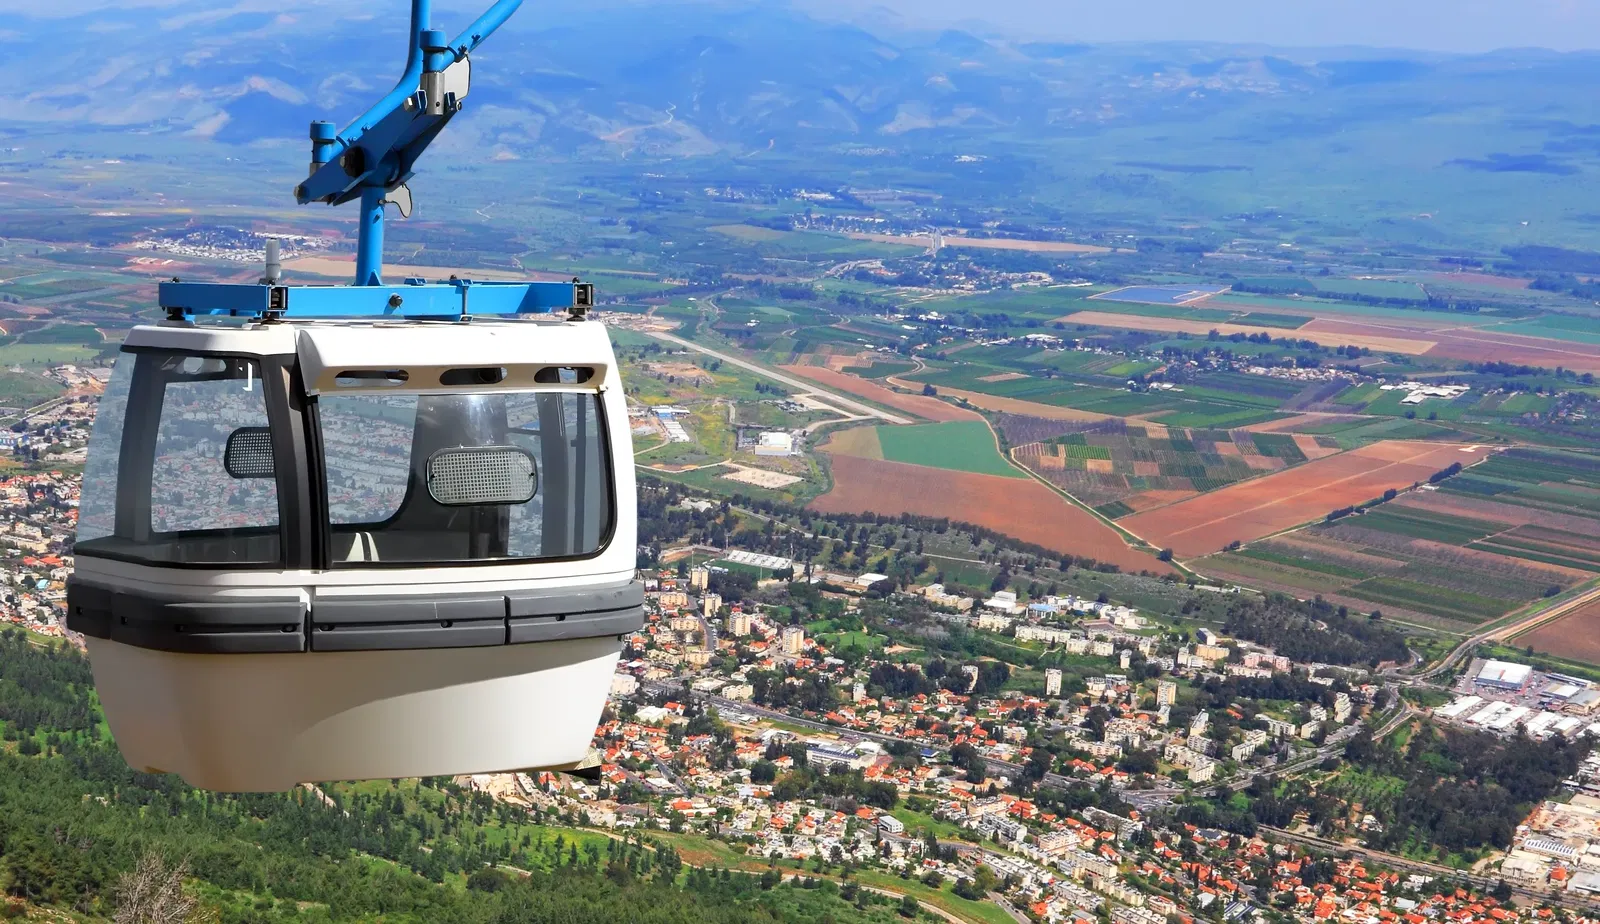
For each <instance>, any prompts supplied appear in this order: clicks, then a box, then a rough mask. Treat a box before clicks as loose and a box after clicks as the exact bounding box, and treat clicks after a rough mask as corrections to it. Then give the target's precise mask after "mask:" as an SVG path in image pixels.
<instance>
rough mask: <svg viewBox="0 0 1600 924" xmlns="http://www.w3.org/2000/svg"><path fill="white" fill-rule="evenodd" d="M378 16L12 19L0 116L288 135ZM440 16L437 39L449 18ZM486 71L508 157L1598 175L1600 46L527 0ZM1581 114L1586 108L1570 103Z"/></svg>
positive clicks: (346, 99)
mask: <svg viewBox="0 0 1600 924" xmlns="http://www.w3.org/2000/svg"><path fill="white" fill-rule="evenodd" d="M389 5H390V6H392V7H394V10H393V12H392V13H386V14H383V15H382V16H381V18H374V14H373V13H372V12H371V4H362V5H359V6H357V5H352V4H344V5H342V6H336V7H335V8H334V11H333V12H331V13H330V12H329V11H328V10H327V9H326V8H325V7H317V8H310V7H307V6H303V5H299V6H297V5H296V4H295V3H292V2H291V3H287V4H282V5H274V9H280V8H281V9H284V10H286V11H285V12H273V11H269V10H266V9H263V7H264V6H265V5H264V4H253V5H247V6H242V7H239V8H237V9H235V10H234V11H224V12H217V11H215V9H214V8H213V7H212V6H211V5H210V4H208V3H206V2H179V3H174V4H171V5H169V6H165V7H159V8H157V9H155V10H154V11H153V12H152V11H150V10H148V9H141V8H137V7H134V8H120V7H119V8H116V9H108V10H105V11H101V12H96V13H94V14H84V15H77V16H65V17H59V18H49V19H40V18H29V16H28V15H26V14H22V15H21V16H20V17H13V19H12V22H11V23H9V26H10V30H11V32H12V33H14V34H15V36H16V37H14V38H13V39H12V40H10V41H8V43H7V44H8V49H9V51H8V54H7V55H6V56H5V57H4V58H3V59H0V75H4V79H5V81H6V83H7V85H8V86H11V87H16V88H22V92H21V93H10V94H6V95H5V97H4V98H3V99H0V118H3V119H4V120H6V121H8V122H12V123H18V124H15V125H14V127H13V131H15V130H17V129H26V128H27V126H28V124H29V123H38V122H46V123H56V124H57V125H58V126H59V125H61V124H62V123H69V124H78V125H84V126H107V127H109V126H125V127H130V128H139V129H142V130H150V129H155V130H158V131H171V132H175V133H184V134H188V135H193V136H199V137H209V138H214V139H216V140H218V141H222V142H227V143H234V144H247V143H254V142H260V141H264V140H270V139H284V140H292V141H294V142H296V143H298V142H300V141H301V139H303V137H304V132H305V125H306V122H307V121H308V120H310V119H312V118H318V117H321V118H331V119H333V120H335V121H342V120H345V119H349V118H352V117H353V116H354V115H355V114H356V113H357V112H358V111H359V110H360V108H361V107H362V106H363V105H364V104H366V103H367V102H368V101H370V100H371V99H372V98H373V96H374V95H375V91H377V90H379V89H380V88H381V87H382V86H386V85H387V83H388V81H390V80H392V79H393V76H394V75H395V74H396V73H397V72H398V70H399V68H400V64H401V62H402V51H401V48H402V47H403V30H404V26H405V8H404V4H403V3H401V2H398V0H392V2H390V3H389ZM438 18H439V19H440V20H441V21H442V22H443V23H444V24H445V25H446V26H447V27H448V26H451V25H454V26H458V27H459V26H460V25H462V24H463V23H464V22H465V21H466V16H464V15H452V16H446V15H443V14H441V15H439V17H438ZM552 18H556V19H559V21H560V24H559V25H554V26H552V25H549V24H548V23H549V22H550V21H551V19H552ZM446 31H447V32H448V31H450V30H449V29H448V28H447V30H446ZM23 37H25V38H23ZM482 59H483V62H484V64H485V65H486V66H485V67H482V68H480V70H479V81H478V83H477V85H476V86H475V87H474V92H473V97H472V101H473V105H474V106H475V107H477V108H479V109H480V110H482V111H484V112H488V111H492V112H493V116H492V117H491V116H488V115H483V116H480V117H479V118H478V119H476V120H474V123H475V126H474V130H476V131H479V132H482V133H486V134H489V135H491V136H492V137H491V138H490V140H491V141H493V142H494V143H497V144H501V145H504V146H505V147H506V148H507V149H508V150H511V151H513V152H526V151H529V150H532V149H536V148H541V147H543V148H546V149H551V150H557V151H563V152H571V151H576V150H581V149H584V148H587V147H593V146H604V147H612V148H617V149H628V150H639V149H642V150H647V151H651V152H655V153H660V154H666V155H695V154H707V153H713V152H724V153H730V152H731V153H738V152H744V151H753V150H760V149H765V148H768V147H776V146H786V147H793V146H809V145H818V144H821V145H866V146H871V145H878V144H890V145H892V146H894V147H897V148H905V147H917V146H920V145H923V144H929V143H931V144H942V143H946V142H951V141H963V142H967V141H984V140H988V141H991V142H992V141H997V140H1004V139H1006V138H1009V137H1017V136H1020V137H1026V138H1031V139H1038V138H1041V137H1043V138H1048V137H1051V136H1073V135H1080V134H1082V133H1085V132H1093V131H1098V130H1102V129H1105V128H1113V127H1116V126H1119V125H1129V124H1139V125H1151V124H1169V125H1174V126H1179V125H1183V124H1186V123H1187V124H1204V123H1205V122H1206V121H1207V120H1211V119H1215V118H1217V117H1219V116H1221V115H1225V114H1228V113H1231V112H1240V111H1248V112H1251V113H1254V114H1256V115H1258V116H1259V117H1260V119H1261V124H1260V125H1259V128H1260V130H1261V131H1262V133H1263V139H1264V140H1273V139H1281V138H1283V137H1284V136H1286V135H1292V136H1296V137H1319V136H1329V135H1335V134H1340V133H1342V132H1345V131H1347V130H1348V129H1349V128H1350V127H1351V126H1352V125H1359V124H1364V123H1368V122H1371V121H1373V120H1390V119H1396V118H1400V119H1411V118H1415V117H1417V116H1422V115H1428V114H1437V113H1440V112H1456V113H1461V112H1478V114H1479V115H1482V114H1484V111H1486V110H1501V111H1504V110H1505V109H1508V108H1509V107H1512V106H1515V107H1516V108H1519V109H1522V110H1523V111H1527V112H1540V111H1548V112H1550V113H1551V114H1552V115H1554V116H1555V119H1554V120H1553V121H1552V123H1551V125H1550V126H1549V127H1550V129H1551V130H1552V131H1555V132H1557V133H1562V132H1564V131H1565V132H1567V134H1566V135H1565V136H1564V141H1563V143H1562V144H1561V145H1560V146H1559V147H1557V148H1556V149H1554V150H1539V151H1509V152H1493V151H1484V152H1476V154H1475V156H1463V157H1461V158H1459V160H1460V162H1461V166H1463V167H1464V168H1466V169H1473V170H1486V171H1498V172H1504V171H1510V172H1519V171H1521V172H1535V173H1548V172H1560V171H1561V170H1563V169H1566V168H1569V167H1572V166H1573V165H1574V164H1575V163H1576V162H1578V161H1586V160H1592V159H1593V157H1594V153H1595V150H1596V147H1597V144H1600V142H1595V141H1594V138H1595V137H1597V136H1593V135H1590V134H1589V133H1588V129H1587V128H1586V127H1584V126H1581V125H1570V126H1568V125H1564V124H1562V121H1563V120H1564V119H1567V118H1570V116H1571V114H1572V113H1571V112H1569V111H1568V110H1570V109H1572V108H1575V100H1574V99H1573V93H1572V88H1574V87H1580V88H1587V87H1592V86H1594V85H1595V84H1596V78H1597V77H1600V55H1590V54H1578V55H1557V54H1553V53H1547V52H1519V53H1501V54H1494V55H1481V56H1446V55H1436V54H1427V55H1423V54H1418V55H1413V56H1407V57H1403V58H1402V57H1395V56H1394V53H1392V52H1390V53H1385V54H1379V53H1376V52H1370V51H1357V50H1350V49H1339V50H1329V51H1314V50H1295V51H1282V50H1270V49H1262V48H1235V47H1222V46H1183V45H1150V46H1085V45H1071V44H1059V43H1027V42H1014V41H998V40H993V39H986V38H983V37H979V36H977V35H973V34H970V33H966V32H957V31H947V32H943V33H939V34H931V35H919V34H913V33H902V34H891V35H882V36H880V35H874V34H871V33H869V32H867V31H864V30H863V29H861V28H858V27H855V26H847V25H840V24H836V23H828V22H822V21H819V20H816V19H813V18H810V17H807V16H805V15H802V14H800V13H797V12H794V11H791V10H787V9H784V8H781V7H774V6H763V7H756V8H753V9H752V8H749V7H745V8H741V9H723V8H718V7H713V6H704V5H684V4H671V5H641V6H638V7H610V8H605V9H600V10H591V11H589V12H582V11H576V10H570V9H569V10H564V11H561V12H560V13H559V14H557V15H555V16H552V14H550V13H549V12H548V11H547V10H544V9H541V8H539V7H536V6H530V7H528V8H526V9H524V10H523V11H522V12H521V13H520V14H519V17H518V18H517V19H515V20H513V23H512V25H509V26H507V28H506V30H505V32H504V34H502V35H499V36H497V37H496V38H495V39H494V40H493V42H492V43H491V44H489V45H487V46H486V47H485V49H484V52H483V53H482ZM1587 95H1588V94H1585V96H1586V97H1587ZM1576 108H1579V109H1588V108H1589V107H1588V104H1587V101H1586V99H1585V100H1584V101H1583V102H1582V103H1579V104H1577V105H1576ZM1568 130H1570V131H1568ZM1491 154H1500V155H1502V156H1499V157H1493V156H1490V155H1491ZM1177 160H1180V161H1181V160H1182V158H1178V159H1177ZM1152 162H1155V161H1152ZM1191 166H1192V165H1191ZM1199 166H1200V167H1202V168H1204V167H1206V166H1208V165H1206V164H1200V165H1199ZM1209 166H1227V165H1226V164H1222V165H1209ZM1158 169H1159V167H1158Z"/></svg>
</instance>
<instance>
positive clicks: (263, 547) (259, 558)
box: [76, 352, 282, 565]
mask: <svg viewBox="0 0 1600 924" xmlns="http://www.w3.org/2000/svg"><path fill="white" fill-rule="evenodd" d="M263 385H264V383H263V382H262V380H261V369H260V366H259V364H258V363H256V362H255V361H254V360H249V359H240V358H235V357H221V356H193V355H186V354H179V353H165V352H142V353H138V354H124V355H123V356H122V357H121V358H120V360H119V362H118V363H117V369H116V372H115V374H114V375H113V376H112V381H111V384H110V386H109V387H108V388H107V391H106V395H105V396H104V397H103V398H102V399H101V404H100V408H99V411H98V414H97V419H96V422H95V429H94V434H93V436H92V437H91V439H90V446H89V462H88V464H87V466H86V467H85V472H84V475H85V477H84V485H83V495H82V499H81V501H80V514H79V523H78V538H77V547H76V550H77V553H78V554H80V555H104V556H107V557H112V558H123V559H131V560H136V561H146V562H150V563H153V564H198V565H240V564H245V565H270V564H276V563H279V562H281V561H282V542H281V537H280V535H279V511H278V485H277V480H276V478H275V477H273V475H272V471H271V468H270V463H269V465H268V467H267V468H266V469H265V470H258V471H256V472H255V473H254V477H241V470H240V469H239V468H237V467H235V468H233V470H232V471H230V467H229V465H228V464H227V463H226V461H225V458H224V457H225V455H226V453H227V452H228V451H229V445H230V442H232V443H239V442H240V441H239V440H237V439H231V438H233V437H234V436H235V434H236V433H239V432H243V433H246V434H253V435H270V433H271V429H270V425H269V421H268V415H267V401H266V395H265V391H266V389H265V388H264V387H263ZM269 438H270V437H269Z"/></svg>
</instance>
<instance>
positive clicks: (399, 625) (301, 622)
mask: <svg viewBox="0 0 1600 924" xmlns="http://www.w3.org/2000/svg"><path fill="white" fill-rule="evenodd" d="M308 617H309V618H308ZM643 625H644V585H643V584H642V583H640V582H639V581H629V582H626V583H621V584H612V585H604V586H600V587H585V588H571V589H565V590H547V591H515V592H513V593H510V594H450V595H439V596H431V595H425V596H392V595H385V596H381V597H336V598H331V599H330V598H324V599H321V600H317V601H315V602H314V603H313V604H312V606H311V609H310V612H309V614H308V613H307V611H306V608H305V606H304V605H303V604H301V603H300V601H299V600H298V599H292V598H279V599H272V598H266V599H261V598H255V599H250V600H243V601H239V602H234V601H228V600H218V599H217V598H209V599H206V600H195V599H185V598H157V597H153V596H149V595H145V594H130V593H125V592H122V591H117V590H113V589H111V588H108V587H105V586H103V585H98V584H92V583H88V582H85V581H80V580H78V579H76V578H73V579H70V580H69V581H68V582H67V628H69V629H71V630H73V631H74V632H81V633H83V634H84V635H88V636H92V637H95V638H104V639H110V640H112V641H116V642H121V643H123V644H126V645H134V646H137V647H140V648H153V649H157V650H161V651H180V652H190V653H195V654H250V653H282V652H303V651H307V650H310V651H395V650H401V649H427V648H481V647H488V646H494V645H507V644H511V645H516V644H525V643H530V642H553V641H561V640H564V639H577V638H603V637H606V636H621V635H626V634H627V633H629V632H634V631H637V630H638V629H639V628H640V627H641V626H643Z"/></svg>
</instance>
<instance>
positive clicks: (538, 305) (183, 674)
mask: <svg viewBox="0 0 1600 924" xmlns="http://www.w3.org/2000/svg"><path fill="white" fill-rule="evenodd" d="M516 6H517V0H501V2H500V3H497V4H496V5H495V6H494V7H492V8H491V9H490V11H489V12H488V13H486V14H485V15H484V17H482V18H480V20H479V21H478V22H476V23H474V24H473V25H472V26H471V27H469V28H468V30H466V32H464V33H463V34H462V37H460V38H458V39H457V40H456V41H455V42H452V43H450V44H449V45H445V44H444V43H443V36H442V34H441V33H438V32H434V31H432V30H430V29H428V28H426V27H427V23H428V5H427V0H413V8H412V29H411V37H412V49H411V57H412V61H413V64H415V65H416V67H415V68H413V67H412V66H410V65H408V68H407V72H406V75H405V76H404V77H402V79H401V85H400V86H399V87H397V88H396V91H395V92H394V93H391V94H390V97H389V98H386V100H385V102H384V103H380V104H379V106H378V107H375V108H374V110H373V111H372V112H369V113H368V114H367V115H365V116H363V117H362V118H361V119H359V120H357V122H356V123H353V124H352V126H351V127H350V128H347V129H346V130H345V131H344V132H343V133H339V134H334V133H333V132H331V131H330V130H329V129H330V128H331V126H328V125H327V123H313V126H312V142H313V143H312V148H313V158H312V173H311V177H310V178H308V179H307V180H306V181H305V182H304V183H302V184H301V185H300V186H299V187H297V189H296V195H297V197H298V198H299V199H300V200H301V201H302V202H307V201H324V202H329V203H330V204H338V203H339V202H343V201H350V200H354V199H357V198H359V199H360V200H361V202H362V204H363V219H362V225H361V232H360V238H361V240H360V243H359V247H358V259H357V282H358V283H359V284H358V285H356V286H344V287H334V286H329V287H313V286H287V285H282V284H281V280H280V279H279V271H278V269H277V267H276V252H275V251H276V249H275V247H273V246H271V245H269V247H268V259H267V262H268V271H267V274H266V277H265V278H264V279H263V281H262V284H261V285H253V286H252V285H214V284H204V283H182V282H178V281H173V282H170V283H163V284H162V285H161V286H160V303H161V306H162V307H163V308H164V309H165V310H166V311H167V314H168V319H167V320H166V321H165V322H163V323H160V324H152V325H143V326H140V327H136V328H134V329H133V330H132V331H131V332H130V333H129V334H128V336H127V338H126V339H125V340H124V342H123V345H122V352H121V356H120V358H119V360H118V362H117V363H116V369H115V373H114V375H113V377H112V379H111V382H110V384H109V385H108V387H107V390H106V393H105V395H104V396H103V397H102V399H101V403H100V409H99V413H98V417H97V420H96V423H95V428H94V432H93V436H92V437H91V440H90V446H89V460H88V464H87V466H86V469H85V473H84V487H83V494H82V499H81V502H80V511H79V520H78V533H77V544H76V549H75V554H76V572H75V574H74V575H73V577H72V579H71V581H70V582H69V585H68V616H67V624H68V627H69V628H70V629H72V630H74V631H76V632H80V633H82V634H83V635H84V637H85V639H86V644H87V647H88V651H89V657H90V660H91V662H92V665H93V669H94V677H95V686H96V688H97V690H98V691H99V695H100V698H101V702H102V704H103V707H104V709H105V713H106V718H107V721H108V722H109V724H110V726H111V730H112V733H113V734H114V735H115V737H116V740H117V743H118V746H119V747H120V749H121V751H122V754H123V756H124V757H125V758H126V759H127V761H128V763H129V764H130V765H131V766H133V767H135V768H137V769H141V770H147V771H152V772H175V773H178V774H180V775H182V776H183V778H184V779H185V780H187V781H188V782H190V783H191V784H193V785H196V786H199V787H203V788H209V789H217V790H226V791H265V790H283V789H287V788H290V787H292V786H294V785H296V784H298V783H302V782H312V781H319V780H331V779H369V778H384V777H410V776H440V775H454V774H461V773H478V772H492V771H504V770H514V769H532V768H551V769H564V768H571V767H574V766H576V765H577V764H579V763H580V762H581V761H583V759H584V758H585V756H586V754H587V753H588V746H589V743H590V740H591V739H592V737H593V734H594V729H595V725H596V723H597V722H598V719H599V715H600V711H601V709H602V708H603V706H604V702H605V698H606V695H607V693H608V690H609V687H610V679H611V674H612V671H613V670H614V668H615V664H616V661H617V657H618V654H619V652H620V650H621V646H622V640H623V639H624V638H625V637H626V636H627V634H628V633H631V632H633V631H635V630H637V629H638V628H639V627H640V626H641V624H642V620H643V609H642V604H643V593H642V588H641V585H640V583H639V582H638V580H637V578H636V574H635V568H634V564H635V545H636V542H635V535H636V512H635V501H634V478H633V459H632V449H631V443H630V435H629V430H628V427H627V409H626V407H625V405H624V402H623V397H622V390H621V385H620V380H619V374H618V369H617V365H616V359H615V356H614V354H613V351H612V349H611V344H610V341H609V338H608V337H607V334H606V331H605V328H604V327H603V326H601V325H599V324H597V323H595V322H593V321H587V320H585V319H584V316H585V314H586V310H587V308H588V306H589V305H590V304H592V300H593V296H592V290H591V289H590V288H589V287H588V286H585V285H582V284H578V283H576V282H571V283H474V282H472V281H469V280H464V279H455V278H452V279H451V280H450V281H448V282H443V283H429V282H426V281H424V280H421V279H408V280H405V281H404V282H403V283H402V284H400V285H389V286H386V285H384V284H383V282H382V279H381V265H382V260H381V256H382V254H381V247H382V220H383V208H384V205H385V204H392V203H396V202H399V203H401V204H404V205H406V206H407V207H409V198H410V197H409V193H405V192H403V189H404V187H403V183H404V181H405V179H407V178H408V177H409V176H410V175H411V166H412V164H414V162H415V159H416V156H417V155H418V154H419V153H420V152H421V149H422V148H423V147H425V146H426V144H427V142H428V141H430V140H431V139H432V138H433V137H434V136H435V135H436V134H437V132H438V130H439V128H441V127H442V126H443V124H444V122H446V121H448V119H449V117H450V116H451V115H453V114H454V113H455V112H456V111H458V110H459V108H460V101H461V99H462V98H464V97H465V95H466V91H467V75H466V74H465V73H464V72H460V73H454V74H452V73H451V72H452V71H454V70H455V69H456V68H457V67H464V66H465V65H466V63H467V60H468V59H467V55H468V53H470V51H471V50H472V49H473V48H475V47H476V46H477V44H478V43H479V42H481V41H482V40H483V38H485V37H486V36H487V35H488V34H489V33H490V32H492V31H493V29H494V28H495V27H496V26H498V25H499V23H500V22H502V21H504V19H505V17H506V16H508V15H509V14H510V12H511V11H512V10H514V9H515V7H516ZM441 94H442V96H441Z"/></svg>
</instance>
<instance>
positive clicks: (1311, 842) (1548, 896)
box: [1256, 825, 1600, 912]
mask: <svg viewBox="0 0 1600 924" xmlns="http://www.w3.org/2000/svg"><path fill="white" fill-rule="evenodd" d="M1256 830H1257V831H1258V832H1259V833H1260V834H1261V836H1262V837H1265V838H1267V839H1269V840H1278V841H1288V842H1290V843H1294V844H1300V845H1301V846H1304V847H1314V848H1316V849H1318V850H1322V851H1326V852H1328V853H1333V854H1338V855H1341V856H1357V857H1361V858H1363V859H1366V860H1372V861H1374V862H1377V863H1381V864H1383V865H1384V866H1387V867H1391V868H1394V869H1402V870H1409V871H1410V872H1414V873H1423V874H1425V875H1429V876H1439V877H1447V878H1450V879H1454V880H1457V881H1460V882H1467V883H1470V884H1472V885H1473V886H1474V887H1476V888H1478V889H1481V890H1483V891H1485V892H1487V891H1489V890H1490V889H1493V888H1494V887H1495V886H1496V885H1497V884H1498V883H1499V882H1500V879H1499V877H1497V876H1482V875H1479V874H1477V873H1470V872H1466V871H1464V870H1458V869H1452V868H1450V867H1448V866H1440V865H1438V864H1436V863H1427V862H1424V861H1422V860H1413V859H1410V858H1409V857H1402V856H1399V855H1397V854H1392V853H1384V852H1383V851H1381V850H1373V849H1371V848H1368V847H1362V846H1359V845H1356V844H1346V843H1344V842H1342V841H1334V840H1329V839H1327V838H1325V837H1313V836H1311V835H1309V834H1297V833H1295V832H1293V831H1286V830H1284V829H1283V828H1274V827H1270V826H1268V825H1261V826H1260V827H1258V828H1257V829H1256ZM1506 884H1507V885H1508V886H1510V887H1511V892H1512V894H1513V895H1517V896H1520V897H1522V898H1525V899H1528V900H1530V901H1534V902H1548V903H1550V904H1552V905H1561V906H1564V907H1567V908H1577V909H1581V910H1585V911H1591V912H1592V911H1595V910H1596V909H1600V901H1597V900H1595V899H1589V898H1583V897H1580V896H1577V895H1573V894H1571V893H1568V892H1565V891H1550V890H1546V889H1533V888H1528V887H1526V886H1521V885H1518V884H1516V883H1513V882H1510V881H1509V880H1508V881H1507V882H1506Z"/></svg>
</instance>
